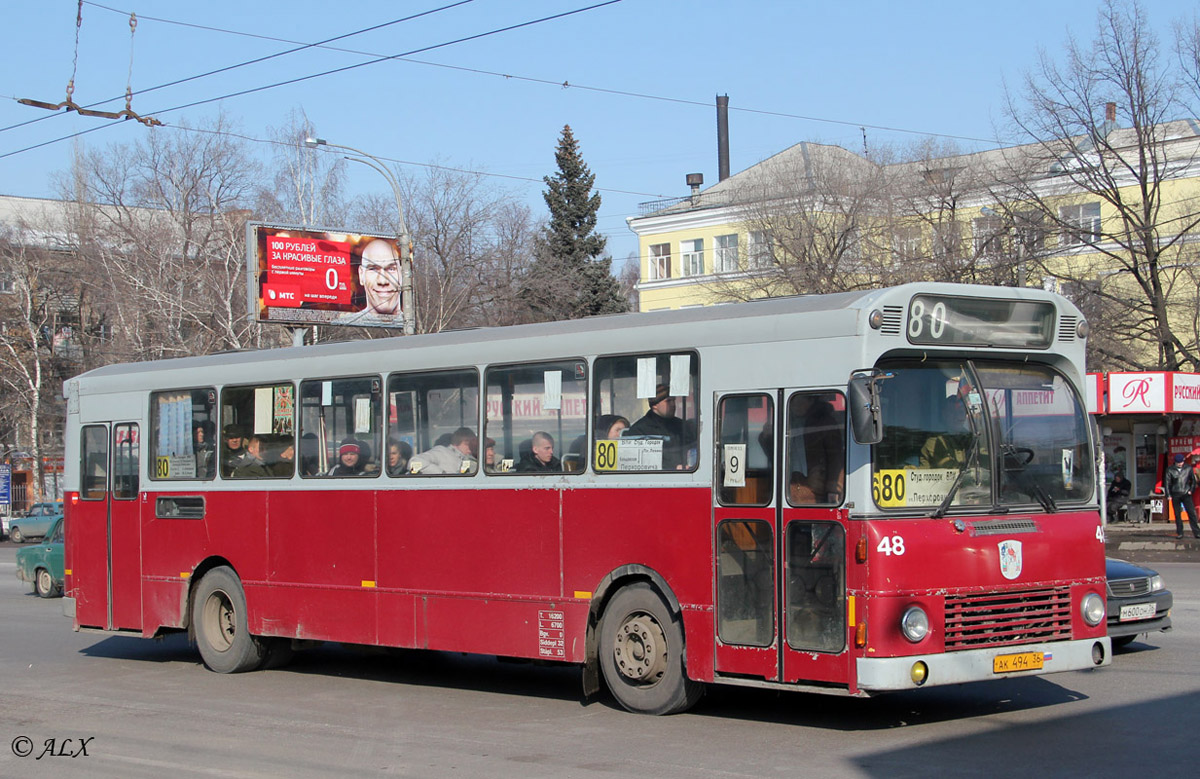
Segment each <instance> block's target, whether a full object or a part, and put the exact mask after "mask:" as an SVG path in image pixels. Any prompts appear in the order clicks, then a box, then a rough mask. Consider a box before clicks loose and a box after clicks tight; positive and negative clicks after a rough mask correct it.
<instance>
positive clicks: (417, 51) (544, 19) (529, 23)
mask: <svg viewBox="0 0 1200 779" xmlns="http://www.w3.org/2000/svg"><path fill="white" fill-rule="evenodd" d="M619 2H622V0H604V2H600V3H595V4H593V5H589V6H584V7H583V8H576V9H574V10H572V11H563V12H562V13H557V14H551V15H550V16H543V17H541V18H540V19H531V20H529V21H526V22H519V23H517V24H510V25H508V26H506V27H500V28H497V29H494V30H489V31H487V32H481V33H476V34H474V35H467V36H464V37H462V38H457V39H455V40H452V41H445V42H443V43H435V44H431V45H429V46H422V47H421V48H418V49H413V50H412V51H408V52H404V53H401V54H391V55H384V56H379V57H376V58H374V59H371V60H368V61H366V62H359V63H356V64H354V65H346V66H344V67H340V68H333V69H331V70H325V71H321V72H320V73H311V74H309V75H307V76H297V77H296V78H291V79H285V80H284V81H277V82H275V83H273V84H266V85H264V86H259V87H251V88H248V89H242V90H239V91H237V92H231V93H229V94H226V95H220V96H218V97H210V98H207V99H205V100H196V101H193V102H191V103H184V104H182V105H177V106H173V107H171V108H164V109H161V110H158V111H151V112H150V113H151V115H160V114H167V113H172V112H174V111H182V110H184V109H185V108H195V107H196V106H200V105H206V104H208V103H215V102H218V101H221V100H228V99H230V98H233V97H242V96H244V95H250V94H254V93H256V92H265V91H266V90H268V89H275V88H276V87H282V86H288V85H291V84H299V83H301V82H304V81H310V80H312V79H314V78H322V77H324V76H331V75H335V74H338V73H345V72H347V71H351V70H355V69H357V68H362V67H366V66H368V65H377V64H379V63H381V62H388V61H390V60H398V59H403V58H404V57H408V56H410V55H412V54H420V53H421V52H425V51H433V50H434V49H441V48H445V47H447V46H454V45H456V44H459V43H466V42H468V41H473V40H478V39H480V38H486V37H488V36H491V35H498V34H499V33H502V32H511V31H512V30H518V29H521V28H523V27H531V26H533V25H535V24H542V23H543V22H549V21H554V20H556V19H562V18H564V17H567V16H573V15H575V14H579V13H584V12H586V11H593V10H595V9H597V8H603V7H605V6H608V5H615V4H616V3H619ZM112 126H113V125H100V126H98V127H93V128H90V129H87V130H81V131H79V132H77V133H72V134H70V135H64V136H62V137H60V138H55V139H53V140H49V141H43V142H42V143H38V144H34V145H32V146H27V147H25V148H23V149H17V150H15V151H11V152H7V153H5V154H0V159H4V158H5V157H12V156H14V155H17V154H23V153H25V152H27V151H33V150H34V149H40V148H41V147H43V146H49V145H51V144H55V143H58V142H59V141H66V140H70V139H71V138H78V137H79V136H81V135H86V134H87V133H89V132H94V131H95V130H98V129H101V128H103V127H112Z"/></svg>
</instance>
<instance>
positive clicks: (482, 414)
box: [380, 365, 487, 479]
mask: <svg viewBox="0 0 1200 779" xmlns="http://www.w3.org/2000/svg"><path fill="white" fill-rule="evenodd" d="M484 371H486V367H485V368H483V369H481V368H480V366H478V365H462V366H459V367H454V368H426V369H424V370H416V371H392V372H391V373H389V374H387V375H386V376H384V379H383V405H384V407H385V410H384V416H385V417H389V418H388V419H385V424H384V436H383V453H384V456H383V460H382V463H381V466H380V467H381V470H383V471H386V470H387V449H388V445H389V442H390V441H391V436H392V424H391V419H390V414H391V412H390V409H388V406H389V404H390V403H391V394H392V381H393V380H394V379H397V378H399V377H412V376H418V377H419V376H437V375H449V374H460V373H471V374H473V375H474V377H475V383H474V387H475V395H476V398H475V431H476V432H475V437H476V439H477V440H479V441H480V442H482V441H483V437H482V436H481V435H480V432H479V431H480V430H482V427H483V425H484V424H485V418H486V414H487V411H486V403H487V401H486V396H485V394H484V390H483V388H482V385H481V384H480V380H481V379H482V377H483V374H484ZM466 386H467V385H465V384H463V385H460V386H458V387H455V389H459V390H461V389H463V388H464V387H466ZM404 391H405V392H411V391H412V390H404ZM424 408H425V410H426V412H428V408H429V404H428V397H426V398H425V405H424ZM420 409H421V404H417V405H414V406H413V424H414V425H415V426H417V427H418V429H416V430H414V431H413V436H414V437H415V438H417V439H418V440H419V437H420V435H421V433H422V432H424V433H426V434H427V435H428V434H429V419H428V413H427V414H426V417H425V418H424V419H422V418H421V416H420V414H419V413H418V412H419V411H420ZM422 424H424V427H425V430H424V431H422V430H421V429H419V428H420V426H421V425H422ZM460 427H467V425H460ZM436 440H437V439H436V438H434V439H431V440H430V441H429V442H428V445H427V446H425V447H423V448H421V449H418V448H417V447H416V446H413V452H412V457H417V456H418V455H421V454H423V453H425V452H428V451H429V450H430V449H432V448H433V447H434V446H436V444H435V443H433V442H434V441H436ZM482 448H483V444H482V443H480V445H479V449H480V451H482ZM409 459H410V460H411V459H412V458H411V457H410V458H409ZM481 463H482V460H481V459H480V458H476V465H477V467H476V468H474V469H472V470H471V471H468V472H466V473H420V472H417V473H413V472H412V471H409V470H407V466H405V468H406V470H405V471H404V473H401V474H397V475H394V476H393V475H391V474H388V478H389V479H409V478H412V477H416V476H423V477H425V478H427V479H428V478H437V477H439V476H451V477H459V478H462V477H464V476H467V477H469V476H474V475H475V474H476V472H478V471H479V470H481V469H482V467H483V466H482V465H481Z"/></svg>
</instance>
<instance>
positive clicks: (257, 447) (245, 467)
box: [232, 435, 271, 479]
mask: <svg viewBox="0 0 1200 779" xmlns="http://www.w3.org/2000/svg"><path fill="white" fill-rule="evenodd" d="M262 454H263V440H262V438H261V437H259V436H257V435H252V436H250V438H248V439H247V440H246V451H245V453H244V454H243V455H242V456H241V458H239V460H238V464H237V466H236V467H234V469H233V473H232V476H233V478H235V479H260V478H267V477H269V476H271V471H270V470H269V469H268V468H267V464H266V462H265V461H264V460H263V457H262Z"/></svg>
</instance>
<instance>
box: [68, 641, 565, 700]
mask: <svg viewBox="0 0 1200 779" xmlns="http://www.w3.org/2000/svg"><path fill="white" fill-rule="evenodd" d="M79 651H80V654H83V655H85V656H87V657H91V658H98V659H108V660H129V661H142V662H152V663H186V664H189V665H193V666H199V665H200V664H201V660H200V653H199V651H198V650H197V649H196V647H195V645H194V644H193V643H191V642H190V641H189V640H188V637H187V634H186V633H171V634H168V635H166V636H164V637H162V638H159V639H154V640H146V639H144V638H140V637H136V636H110V637H108V638H104V639H101V640H100V641H97V642H96V643H94V644H91V645H89V646H86V647H84V648H82V649H80V650H79ZM253 673H287V674H300V675H313V676H328V677H341V678H348V679H358V680H362V681H373V682H380V683H383V684H403V685H414V686H422V687H442V688H446V689H458V690H478V691H480V692H487V693H500V694H505V695H526V696H532V697H540V698H548V699H558V700H573V699H579V698H580V697H581V693H580V689H581V682H580V673H581V671H580V669H579V668H578V667H575V666H567V665H559V664H539V663H534V662H531V661H526V660H509V659H504V658H496V657H493V656H490V655H468V654H461V653H454V652H435V651H429V650H420V649H389V648H384V647H370V646H356V645H343V644H334V643H325V644H320V645H318V646H315V647H312V648H309V649H304V650H302V651H298V652H296V653H295V655H294V656H293V657H292V659H291V660H290V661H289V662H288V663H287V664H285V665H283V666H281V667H279V668H274V669H270V670H264V671H255V672H253Z"/></svg>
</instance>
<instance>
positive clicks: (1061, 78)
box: [1002, 1, 1200, 370]
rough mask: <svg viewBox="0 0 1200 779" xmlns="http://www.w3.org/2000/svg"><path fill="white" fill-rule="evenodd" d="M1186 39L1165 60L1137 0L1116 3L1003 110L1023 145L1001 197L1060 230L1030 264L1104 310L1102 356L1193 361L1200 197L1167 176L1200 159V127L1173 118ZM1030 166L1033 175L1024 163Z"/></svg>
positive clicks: (1197, 352) (1114, 360) (1168, 363)
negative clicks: (1051, 246) (1050, 247)
mask: <svg viewBox="0 0 1200 779" xmlns="http://www.w3.org/2000/svg"><path fill="white" fill-rule="evenodd" d="M1181 29H1183V30H1185V32H1186V28H1181ZM1189 40H1191V41H1193V42H1194V41H1195V40H1196V38H1195V36H1194V35H1193V36H1192V37H1191V38H1190V39H1189V38H1188V37H1187V35H1186V34H1181V35H1180V38H1179V51H1181V52H1183V53H1184V56H1183V57H1182V58H1181V60H1180V64H1181V67H1172V66H1171V65H1170V63H1168V62H1166V61H1164V59H1163V58H1162V56H1161V50H1160V48H1159V44H1158V42H1157V40H1156V39H1155V37H1154V35H1153V33H1152V32H1151V31H1150V28H1149V25H1148V21H1147V18H1146V14H1145V12H1144V10H1143V9H1142V7H1141V6H1140V5H1138V4H1136V3H1134V4H1125V3H1118V2H1112V1H1110V2H1107V3H1106V4H1105V5H1104V6H1103V7H1102V8H1101V10H1100V11H1099V14H1098V25H1097V30H1096V36H1095V38H1094V39H1093V40H1092V41H1091V42H1090V43H1080V42H1078V41H1076V40H1074V39H1071V40H1069V41H1068V43H1067V45H1066V51H1065V62H1064V63H1063V64H1059V63H1058V62H1056V61H1055V60H1053V59H1052V58H1051V57H1050V56H1049V55H1047V54H1045V53H1043V54H1042V56H1041V58H1040V60H1039V63H1038V65H1037V67H1036V68H1035V69H1034V70H1033V71H1031V72H1030V73H1029V74H1027V76H1026V78H1025V81H1024V84H1023V88H1022V90H1021V93H1020V94H1019V95H1009V97H1008V101H1007V115H1008V118H1009V119H1010V120H1011V122H1012V124H1013V126H1014V128H1015V129H1016V130H1017V132H1018V133H1019V134H1020V136H1021V139H1022V140H1024V141H1026V143H1027V144H1028V145H1027V146H1026V147H1025V149H1024V151H1025V152H1026V153H1025V154H1024V155H1023V158H1022V159H1020V160H1018V159H1016V158H1014V159H1013V160H1012V162H1013V169H1012V170H1011V171H1010V173H1009V175H1007V176H1006V177H1005V180H1004V181H1003V182H1002V184H1003V187H1004V188H1006V189H1007V192H1006V193H1004V196H1005V199H1006V200H1007V201H1009V202H1011V203H1014V204H1019V205H1018V206H1016V207H1020V208H1026V209H1036V211H1037V212H1038V213H1039V214H1040V215H1041V217H1042V218H1043V220H1044V224H1045V226H1046V227H1047V228H1048V230H1049V231H1050V232H1051V233H1053V234H1054V235H1055V236H1056V247H1055V248H1056V249H1057V251H1055V252H1053V253H1052V254H1048V255H1047V258H1046V259H1045V260H1044V261H1042V262H1039V263H1038V267H1039V269H1040V271H1041V272H1042V273H1043V274H1045V275H1047V276H1050V277H1053V278H1055V279H1058V280H1059V281H1060V282H1062V283H1063V284H1064V289H1065V290H1066V291H1067V292H1068V293H1069V294H1072V295H1073V296H1075V297H1076V299H1077V300H1078V302H1080V305H1081V306H1083V307H1084V308H1085V309H1088V310H1090V311H1092V312H1095V313H1094V314H1093V317H1096V316H1098V317H1099V318H1093V319H1092V322H1093V324H1094V325H1096V326H1097V333H1096V337H1095V338H1094V339H1093V344H1092V347H1093V350H1094V351H1093V355H1092V356H1093V358H1094V359H1093V362H1094V364H1095V365H1094V367H1097V368H1157V369H1162V370H1179V369H1183V368H1188V367H1190V368H1191V369H1192V370H1197V369H1200V349H1198V341H1197V337H1196V321H1197V314H1198V307H1197V304H1198V300H1197V287H1196V277H1195V268H1196V260H1197V257H1196V246H1197V244H1196V243H1195V238H1196V235H1197V228H1198V227H1200V209H1198V208H1197V202H1196V200H1195V198H1186V197H1183V198H1181V197H1180V196H1179V194H1178V188H1173V186H1172V182H1173V181H1174V180H1176V179H1178V178H1180V177H1182V176H1184V175H1188V174H1187V172H1188V171H1189V170H1195V166H1196V164H1197V162H1198V161H1200V158H1198V153H1200V135H1198V134H1197V133H1196V132H1195V131H1194V129H1192V125H1191V123H1190V122H1188V121H1175V119H1176V117H1179V116H1189V115H1194V114H1193V113H1192V112H1190V111H1189V106H1188V105H1187V100H1186V98H1187V96H1188V91H1187V90H1186V87H1187V86H1188V85H1189V84H1192V85H1194V84H1195V83H1196V80H1195V73H1196V68H1195V67H1194V66H1195V62H1196V59H1195V48H1194V45H1195V44H1194V43H1192V44H1191V45H1192V47H1193V48H1192V49H1191V50H1190V51H1191V57H1192V58H1191V59H1188V57H1187V52H1188V51H1189V49H1188V45H1189V44H1188V41H1189ZM1189 68H1190V70H1189ZM1192 95H1193V97H1194V95H1195V92H1194V91H1193V92H1192ZM1031 164H1032V166H1033V167H1034V168H1035V169H1037V170H1038V171H1039V175H1028V172H1027V169H1028V168H1029V167H1030V165H1031ZM1064 193H1079V194H1078V195H1075V196H1073V197H1068V198H1065V199H1064ZM1147 344H1149V345H1151V346H1150V348H1149V349H1147V348H1146V345H1147Z"/></svg>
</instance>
